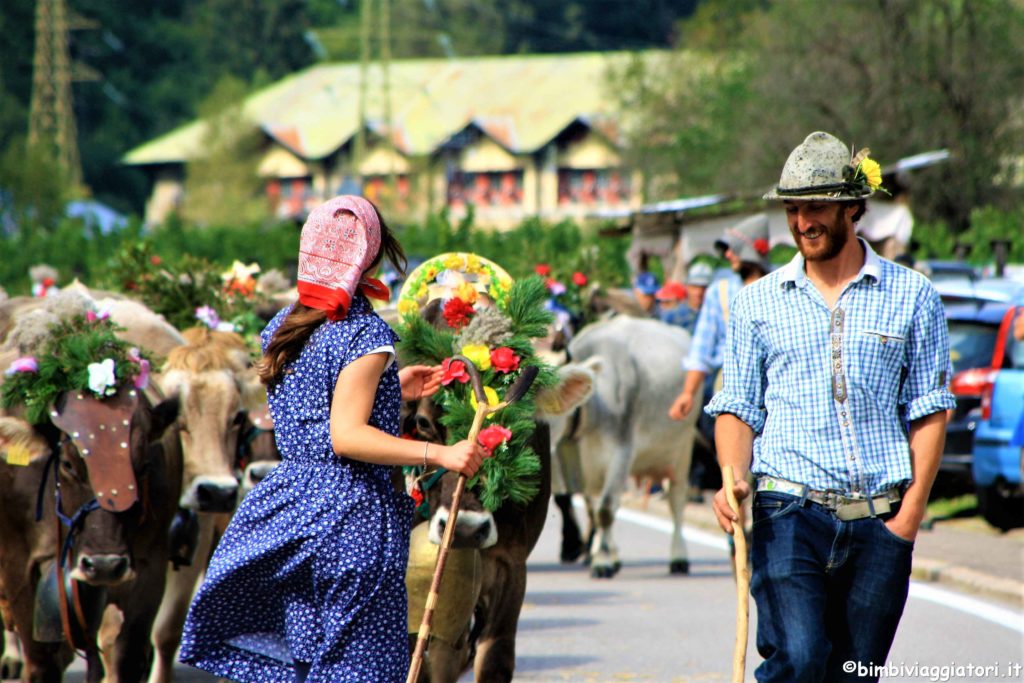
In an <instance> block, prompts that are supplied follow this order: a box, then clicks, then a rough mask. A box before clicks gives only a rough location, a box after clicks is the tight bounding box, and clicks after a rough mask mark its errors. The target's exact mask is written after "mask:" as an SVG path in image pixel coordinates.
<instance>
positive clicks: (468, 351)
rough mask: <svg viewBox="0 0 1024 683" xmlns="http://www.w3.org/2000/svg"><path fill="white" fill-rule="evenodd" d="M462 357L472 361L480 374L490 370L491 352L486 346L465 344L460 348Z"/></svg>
mask: <svg viewBox="0 0 1024 683" xmlns="http://www.w3.org/2000/svg"><path fill="white" fill-rule="evenodd" d="M461 353H462V355H463V356H465V357H466V358H468V359H469V360H471V361H473V365H475V366H476V367H477V369H478V370H479V371H480V372H483V371H485V370H490V369H491V350H490V349H489V348H487V345H486V344H467V345H466V346H463V347H462V351H461Z"/></svg>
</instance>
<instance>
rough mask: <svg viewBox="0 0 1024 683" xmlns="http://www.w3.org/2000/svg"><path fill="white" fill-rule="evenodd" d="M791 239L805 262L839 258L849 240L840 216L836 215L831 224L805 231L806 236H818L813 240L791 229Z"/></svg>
mask: <svg viewBox="0 0 1024 683" xmlns="http://www.w3.org/2000/svg"><path fill="white" fill-rule="evenodd" d="M791 232H792V233H793V239H794V240H795V241H796V246H797V249H799V250H800V253H801V254H803V257H804V259H805V260H807V261H828V260H831V259H834V258H835V257H836V256H839V252H841V251H842V250H843V247H845V246H846V242H847V241H848V240H849V239H850V234H849V231H848V230H847V229H846V226H845V225H843V224H842V220H841V214H839V213H837V214H836V216H835V218H834V219H833V221H832V223H831V224H822V225H820V226H819V225H815V226H813V227H811V228H809V229H808V230H807V231H806V234H808V235H820V236H818V237H816V238H815V239H814V240H810V239H807V238H806V237H804V235H803V234H801V232H800V231H799V230H798V229H796V228H792V229H791Z"/></svg>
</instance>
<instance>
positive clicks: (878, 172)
mask: <svg viewBox="0 0 1024 683" xmlns="http://www.w3.org/2000/svg"><path fill="white" fill-rule="evenodd" d="M858 170H860V172H861V173H863V174H864V179H865V180H866V181H867V183H868V187H870V188H871V189H872V190H877V189H878V188H879V187H881V186H882V167H881V166H879V165H878V162H877V161H875V160H874V159H872V158H870V157H864V160H863V161H861V162H860V168H859V169H858Z"/></svg>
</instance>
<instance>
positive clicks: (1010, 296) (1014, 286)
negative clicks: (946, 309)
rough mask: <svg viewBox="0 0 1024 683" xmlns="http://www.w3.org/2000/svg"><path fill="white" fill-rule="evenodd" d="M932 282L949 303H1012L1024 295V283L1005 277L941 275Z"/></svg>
mask: <svg viewBox="0 0 1024 683" xmlns="http://www.w3.org/2000/svg"><path fill="white" fill-rule="evenodd" d="M932 284H933V285H934V286H935V291H937V292H938V293H939V296H940V297H942V302H943V303H945V304H947V305H948V304H953V303H977V302H984V301H995V302H1001V303H1005V304H1012V303H1014V302H1015V301H1017V300H1018V299H1019V298H1020V297H1021V296H1022V295H1024V283H1022V282H1020V281H1018V280H1011V279H1010V278H1005V277H983V278H978V279H972V278H966V277H949V278H943V277H939V278H936V279H933V280H932Z"/></svg>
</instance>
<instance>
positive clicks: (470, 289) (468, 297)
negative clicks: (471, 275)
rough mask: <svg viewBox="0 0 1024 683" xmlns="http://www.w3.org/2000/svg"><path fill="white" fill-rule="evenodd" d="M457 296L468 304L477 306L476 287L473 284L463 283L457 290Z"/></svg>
mask: <svg viewBox="0 0 1024 683" xmlns="http://www.w3.org/2000/svg"><path fill="white" fill-rule="evenodd" d="M455 296H457V297H459V298H460V299H462V300H463V301H465V302H466V303H467V304H471V305H472V304H475V303H476V299H477V294H476V287H474V286H473V283H471V282H463V283H461V284H460V285H459V286H458V287H456V288H455Z"/></svg>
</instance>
